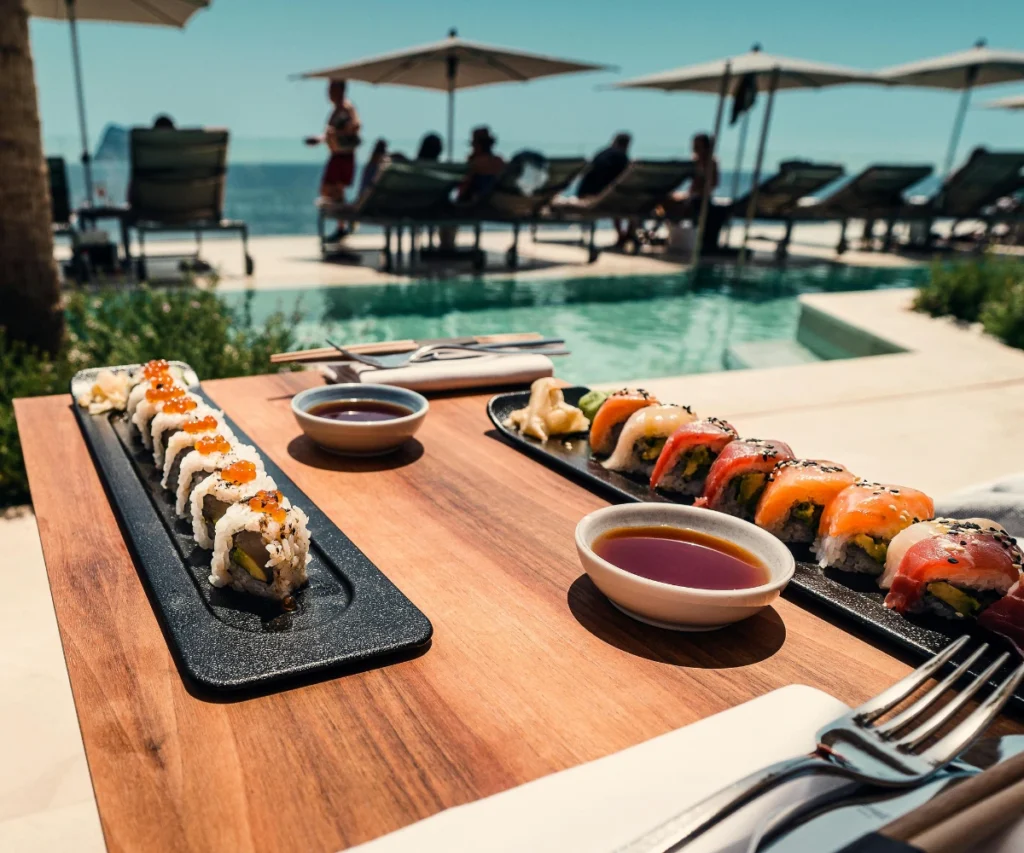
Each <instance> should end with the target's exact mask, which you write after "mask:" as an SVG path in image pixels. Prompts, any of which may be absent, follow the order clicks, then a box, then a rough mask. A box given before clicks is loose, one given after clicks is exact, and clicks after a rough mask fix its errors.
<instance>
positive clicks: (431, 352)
mask: <svg viewBox="0 0 1024 853" xmlns="http://www.w3.org/2000/svg"><path fill="white" fill-rule="evenodd" d="M327 343H328V344H329V345H330V346H332V347H334V348H335V349H336V350H337V351H338V352H340V353H341V354H342V355H343V356H345V358H348V359H350V360H352V361H358V362H359V363H360V364H367V365H369V366H370V367H376V368H378V369H385V368H392V367H405V366H406V365H408V364H416V363H418V362H422V361H433V360H435V359H437V357H438V356H439V355H441V354H442V353H445V352H467V353H471V354H474V355H484V354H486V353H498V354H518V353H524V352H529V353H539V354H540V355H568V354H569V351H568V350H567V349H565V348H564V347H561V348H557V347H555V348H553V347H543V346H535V347H506V346H500V345H495V346H490V345H487V344H427V345H425V346H421V347H419V348H418V349H416V350H413V351H412V352H410V353H407V354H406V357H405V358H402V359H398V360H396V359H395V357H394V356H389V357H386V358H381V357H378V356H373V355H366V354H365V353H359V352H355V351H353V350H349V349H345V347H343V346H340V345H338V344H336V343H334V342H332V341H327ZM531 343H534V344H541V343H543V342H542V341H531Z"/></svg>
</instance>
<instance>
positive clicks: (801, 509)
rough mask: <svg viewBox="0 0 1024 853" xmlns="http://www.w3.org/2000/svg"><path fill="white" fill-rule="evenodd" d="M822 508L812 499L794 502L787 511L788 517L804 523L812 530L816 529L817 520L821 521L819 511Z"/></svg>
mask: <svg viewBox="0 0 1024 853" xmlns="http://www.w3.org/2000/svg"><path fill="white" fill-rule="evenodd" d="M823 509H824V507H822V506H821V505H820V504H816V503H814V502H813V501H801V502H800V503H798V504H794V505H793V508H792V509H790V511H789V517H790V519H792V520H793V521H799V522H801V523H803V524H806V525H807V526H808V527H810V528H811V529H812V530H817V529H818V522H819V521H821V511H822V510H823Z"/></svg>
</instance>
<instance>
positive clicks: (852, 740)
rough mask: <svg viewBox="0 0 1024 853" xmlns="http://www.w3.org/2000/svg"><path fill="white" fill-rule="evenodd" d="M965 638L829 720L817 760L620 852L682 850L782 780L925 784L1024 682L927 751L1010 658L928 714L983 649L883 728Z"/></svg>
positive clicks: (748, 785)
mask: <svg viewBox="0 0 1024 853" xmlns="http://www.w3.org/2000/svg"><path fill="white" fill-rule="evenodd" d="M968 639H969V638H968V637H967V636H966V635H965V636H963V637H961V638H960V639H959V640H956V641H955V642H954V643H952V644H950V645H949V646H947V647H946V648H945V649H944V650H943V651H941V652H939V654H937V655H935V657H933V658H931V659H930V660H929V661H928V662H927V663H925V664H923V665H922V666H920V667H918V668H917V669H915V670H914V671H913V672H912V673H910V675H908V676H906V677H905V678H903V679H902V680H900V681H898V682H897V683H896V684H894V685H893V686H892V687H890V688H889V689H888V690H886V691H884V692H883V693H881V694H879V695H878V696H876V697H875V698H874V699H869V700H868V701H867V702H865V703H864V704H863V705H861V706H860V707H859V708H854V709H853V710H852V711H850V712H849V713H848V714H844V715H843V716H842V717H840V718H839V719H837V720H835V721H833V722H831V723H829V724H828V725H827V726H825V727H824V728H822V729H821V730H820V731H819V732H818V734H817V741H818V746H817V748H816V749H815V751H814V752H812V753H811V754H810V755H802V756H800V757H799V758H791V759H788V760H786V761H780V762H778V763H776V764H773V765H771V766H770V767H766V768H764V769H762V770H759V771H757V772H756V773H753V774H751V775H750V776H747V777H746V778H744V779H740V780H739V781H738V782H734V783H733V784H732V785H729V786H728V787H726V788H723V789H722V790H721V791H719V792H718V793H716V794H712V795H711V796H710V797H708V798H707V799H705V800H702V801H701V802H699V803H697V804H696V805H694V806H691V807H690V808H689V809H687V810H686V811H684V812H681V813H680V814H678V815H676V816H675V817H672V818H670V819H669V820H667V821H665V822H664V823H662V824H660V825H659V826H657V827H655V828H654V829H652V830H651V831H649V832H647V833H645V834H644V835H643V836H641V837H640V838H637V839H635V840H634V841H632V842H630V843H629V844H627V845H626V846H625V847H621V848H619V850H617V851H616V853H669V851H673V850H679V849H682V847H683V845H685V844H688V843H689V842H690V841H692V840H693V839H695V838H697V837H698V836H699V835H701V834H702V833H703V832H705V831H706V830H708V829H710V828H711V827H712V826H714V825H715V824H717V823H719V822H720V821H722V820H723V819H724V818H726V817H728V816H729V815H731V814H733V813H734V812H735V811H737V810H738V809H740V808H741V807H743V806H744V805H746V804H747V803H749V802H751V801H752V800H754V799H756V798H757V797H759V796H760V795H761V794H763V793H764V792H765V791H768V790H769V789H771V788H773V787H775V786H776V785H778V784H780V783H781V782H784V781H788V780H789V779H793V778H795V777H797V776H802V775H804V774H807V773H829V774H836V775H841V776H845V777H848V778H851V779H854V780H856V781H859V782H863V783H867V784H871V785H881V786H884V787H892V788H903V787H910V786H913V785H917V784H919V783H920V782H923V781H924V780H926V779H927V778H928V777H930V776H932V775H933V774H935V773H937V772H938V771H939V770H941V769H942V768H944V767H946V766H947V765H948V764H950V763H951V762H952V761H953V760H954V759H955V758H956V757H957V756H958V755H959V754H960V753H961V752H963V750H965V749H966V748H967V747H968V746H970V745H971V744H972V743H973V742H974V741H975V740H976V739H977V738H978V737H980V736H981V734H982V733H983V732H984V730H985V728H986V727H987V726H988V724H989V723H991V722H992V720H994V719H995V718H996V716H997V715H998V714H999V712H1000V711H1001V710H1002V708H1003V706H1004V705H1005V704H1006V702H1007V700H1008V699H1009V698H1010V697H1011V696H1012V695H1013V692H1014V691H1015V690H1016V689H1017V686H1018V685H1019V684H1020V682H1021V679H1024V664H1022V665H1021V666H1018V667H1017V668H1016V669H1015V670H1014V671H1013V672H1012V673H1011V674H1010V675H1009V676H1007V677H1006V678H1005V679H1004V680H1003V681H1002V682H1000V683H999V685H998V686H997V687H996V688H995V689H994V690H993V691H992V692H991V693H990V694H989V695H988V696H987V697H986V698H985V699H984V700H982V701H981V702H980V703H979V704H978V707H977V708H975V709H974V710H973V711H972V712H971V713H970V714H969V715H968V716H967V717H965V718H964V719H963V720H962V721H961V722H960V723H958V724H957V725H956V726H955V727H954V728H952V729H951V730H950V731H949V732H948V733H947V734H945V735H943V736H942V737H941V738H940V739H938V740H937V741H935V742H934V743H933V744H932V745H931V746H929V747H928V748H926V749H921V748H920V747H921V745H922V744H923V743H924V742H925V741H927V740H928V739H929V738H930V737H932V736H933V735H934V734H935V733H936V732H937V731H938V730H939V729H940V728H942V726H943V725H945V724H946V723H947V722H949V721H950V720H951V719H952V718H953V717H954V716H955V715H956V714H957V712H958V711H960V709H961V708H963V706H964V705H965V704H967V702H969V701H970V700H971V698H972V697H973V696H974V694H975V693H977V692H978V690H980V689H981V687H982V686H983V685H985V684H986V683H987V682H988V681H989V680H990V679H991V678H992V677H993V676H994V675H995V674H996V672H998V671H999V669H1000V667H1002V665H1003V664H1004V663H1006V661H1007V660H1008V659H1009V657H1010V655H1009V654H1008V653H1003V654H1001V655H1000V656H999V657H998V658H996V660H995V661H993V662H992V664H991V665H990V666H988V667H987V668H986V669H985V671H984V672H982V673H981V674H980V675H978V676H977V677H975V678H973V679H972V681H971V682H970V683H969V684H967V685H966V686H965V687H964V688H963V690H961V691H960V693H958V694H957V696H956V697H955V698H954V699H952V700H950V701H949V702H948V703H947V704H945V705H944V706H943V707H942V708H941V709H940V710H938V711H937V712H936V713H934V714H931V715H930V716H928V717H927V718H925V716H924V715H925V712H927V711H928V710H929V709H930V708H931V707H932V706H933V705H934V704H935V703H936V702H937V701H938V700H939V698H940V697H941V696H942V695H943V694H944V693H945V692H946V690H948V689H949V688H950V687H952V686H953V684H954V683H955V682H956V681H957V680H958V679H959V678H960V677H961V676H962V675H964V674H965V673H966V672H967V669H968V667H970V666H971V665H972V664H973V663H974V662H975V661H977V660H978V658H980V657H981V655H982V654H983V653H984V652H985V650H986V649H987V648H988V646H987V644H982V645H981V646H980V647H979V648H978V649H977V650H976V651H974V652H973V653H972V654H970V655H969V656H968V657H967V659H966V660H965V661H964V662H963V663H962V664H961V665H960V666H959V667H958V668H957V669H955V670H954V671H953V672H951V673H950V674H949V675H947V676H946V677H945V678H943V679H942V681H940V682H939V683H938V684H936V685H935V687H933V688H932V689H931V690H929V691H928V692H927V693H925V694H924V695H923V696H922V697H921V698H919V699H918V700H917V701H915V702H914V703H913V704H912V705H910V706H909V707H908V708H906V709H905V710H904V711H901V712H900V713H898V714H896V715H895V716H894V717H893V718H892V719H890V720H888V721H886V722H885V723H882V724H877V725H876V722H877V720H878V719H879V718H880V717H881V716H882V715H883V714H885V713H886V712H887V711H891V710H892V709H893V708H895V707H896V706H897V705H898V704H899V703H900V702H902V701H903V700H904V699H906V698H907V697H908V696H910V695H911V694H912V693H913V692H914V691H915V690H917V688H919V687H920V686H921V685H922V684H924V683H925V682H926V681H927V680H928V679H929V678H931V677H932V676H933V675H934V674H935V673H936V672H938V671H939V670H940V669H941V668H942V667H943V666H944V665H945V664H946V663H948V662H949V661H950V660H952V658H953V656H954V655H956V653H957V652H959V651H960V650H961V649H963V648H964V646H965V645H967V642H968Z"/></svg>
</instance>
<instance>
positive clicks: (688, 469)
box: [676, 445, 714, 480]
mask: <svg viewBox="0 0 1024 853" xmlns="http://www.w3.org/2000/svg"><path fill="white" fill-rule="evenodd" d="M712 462H714V459H713V458H712V456H711V451H710V450H708V448H707V447H706V446H705V445H701V446H699V447H694V448H693V449H691V450H689V451H688V452H686V453H685V454H683V456H682V458H681V459H680V460H679V462H678V463H677V465H676V471H677V472H678V475H679V476H680V477H681V478H682V479H684V480H692V479H693V478H694V477H706V476H707V473H708V471H710V470H711V463H712Z"/></svg>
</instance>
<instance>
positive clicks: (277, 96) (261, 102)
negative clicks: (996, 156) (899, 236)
mask: <svg viewBox="0 0 1024 853" xmlns="http://www.w3.org/2000/svg"><path fill="white" fill-rule="evenodd" d="M825 10H827V11H825ZM451 26H456V27H458V28H459V31H460V34H461V35H463V36H465V37H466V38H470V39H474V40H477V41H483V42H491V43H495V44H502V45H507V46H512V47H519V48H522V49H526V50H534V51H537V52H541V53H550V54H555V55H562V56H567V57H573V58H578V59H583V60H592V61H596V62H606V63H609V64H614V65H617V66H618V67H619V68H620V69H621V72H620V74H619V75H613V74H590V75H577V76H572V77H566V78H561V79H551V80H541V81H536V82H533V83H530V84H526V85H519V84H509V85H502V86H495V87H490V88H485V89H480V90H474V91H470V92H465V93H461V94H460V95H459V96H458V108H457V133H458V136H459V138H463V137H464V136H466V134H467V133H468V130H469V128H470V127H471V126H472V125H474V124H478V123H489V124H490V125H491V126H492V128H493V129H494V130H495V132H496V133H497V135H498V137H499V139H500V140H501V142H500V147H501V148H502V149H503V150H505V151H512V150H514V149H516V148H518V147H523V146H526V145H530V146H531V147H536V148H540V149H542V150H548V151H550V152H551V153H577V152H580V153H582V152H586V151H590V150H591V149H593V148H594V147H595V146H597V145H599V144H601V143H602V142H604V141H605V140H606V139H607V138H608V137H609V136H610V135H611V134H612V133H613V132H614V131H616V130H619V129H622V128H625V129H629V130H632V131H633V133H634V136H635V139H636V151H637V153H639V154H646V155H649V156H670V155H672V154H675V153H681V154H684V155H685V154H686V153H687V151H688V139H689V136H690V135H691V134H692V133H693V132H694V131H697V130H701V129H705V128H707V127H708V125H709V124H710V123H711V120H712V117H713V109H714V99H713V98H712V97H710V96H704V95H679V94H671V95H669V94H662V93H655V92H650V93H648V92H612V91H603V90H601V89H600V88H599V87H600V86H601V84H605V83H609V82H612V81H613V80H615V79H619V78H620V77H623V76H633V75H638V74H644V73H649V72H653V71H659V70H663V69H665V68H671V67H675V66H678V65H684V64H689V63H692V62H700V61H704V60H709V59H714V58H718V57H721V56H725V55H728V54H732V53H740V52H743V51H745V50H747V49H748V48H749V47H750V45H751V44H752V43H754V42H761V43H762V44H763V46H764V49H765V50H766V51H769V52H771V53H780V54H787V55H791V56H798V57H802V58H806V59H816V60H821V61H825V62H834V63H837V64H843V65H853V66H857V67H863V68H877V67H881V66H884V65H890V64H896V63H900V62H905V61H910V60H913V59H918V58H922V57H925V56H931V55H935V54H939V53H946V52H949V51H953V50H960V49H964V48H967V47H969V46H970V45H971V44H973V42H974V41H975V40H976V39H977V38H979V37H987V38H988V39H989V43H990V44H991V45H992V46H993V47H1004V48H1012V49H1020V50H1024V3H1020V2H1010V0H972V2H971V3H968V4H965V3H964V0H887V2H883V1H882V0H858V2H842V3H839V2H836V0H827V2H807V0H804V1H803V2H797V0H775V2H772V3H765V2H764V0H759V2H754V0H732V2H728V1H727V0H719V1H718V2H710V3H703V4H701V3H683V2H680V0H628V2H627V0H618V2H609V0H589V1H588V2H584V0H572V1H571V2H570V0H518V2H507V3H500V4H499V3H495V2H493V0H475V2H469V0H430V2H424V0H364V2H362V3H344V2H338V0H292V2H279V1H278V2H272V0H214V3H213V5H212V6H211V8H210V9H208V10H206V11H203V12H200V13H199V14H197V15H196V16H195V17H194V18H193V20H192V22H191V23H190V24H189V26H188V27H187V28H186V29H185V30H184V31H182V32H178V31H173V30H163V29H157V28H148V27H138V26H127V25H117V24H96V23H85V24H82V25H81V26H80V32H81V44H82V51H83V57H84V64H85V85H86V99H87V104H88V111H89V122H90V132H91V134H92V136H93V139H94V141H95V140H96V139H97V138H98V136H99V134H100V132H101V130H102V128H103V126H104V125H105V124H106V123H107V122H116V123H120V124H125V125H132V124H148V123H149V122H150V121H151V120H152V118H153V116H154V115H155V114H156V113H159V112H167V113H170V114H171V115H173V116H174V117H175V119H176V120H177V121H178V123H179V124H186V125H211V126H226V127H228V128H230V129H231V131H232V139H233V142H232V146H233V155H234V156H235V157H236V158H238V159H246V160H263V159H272V160H278V161H303V160H308V159H310V157H312V158H313V159H319V158H320V157H321V156H322V154H320V153H318V152H317V151H312V150H309V149H306V148H304V147H303V146H302V145H301V144H300V140H301V139H302V137H303V136H305V135H307V134H309V133H316V132H319V130H320V128H321V126H322V124H323V122H324V119H325V116H326V112H327V102H326V99H325V92H324V86H323V85H322V84H321V83H320V82H319V81H295V80H290V79H289V75H291V74H294V73H296V72H299V71H302V70H307V69H311V68H318V67H323V66H328V65H334V64H340V63H342V62H346V61H349V60H352V59H357V58H361V57H364V56H369V55H371V54H375V53H379V52H382V51H388V50H395V49H399V48H403V47H407V46H410V45H414V44H420V43H425V42H430V41H435V40H437V39H439V38H442V37H443V36H444V35H445V33H446V32H447V30H448V28H449V27H451ZM31 32H32V44H33V49H34V54H35V61H36V79H37V82H38V87H39V99H40V104H41V110H42V118H43V125H44V135H45V137H46V142H47V147H48V149H49V150H50V151H51V152H53V153H57V152H56V151H55V149H61V150H62V151H63V153H66V154H70V153H72V152H73V151H75V150H76V145H75V139H76V137H75V134H76V132H77V130H76V124H75V107H74V93H73V84H72V77H71V63H70V50H69V44H68V34H67V27H66V25H64V24H61V23H55V22H48V21H33V22H32V24H31ZM1015 93H1024V81H1022V82H1021V83H1020V84H1016V85H1014V84H1011V85H1008V86H998V87H989V88H987V89H984V90H981V91H979V92H978V93H977V94H976V97H975V104H978V103H981V102H983V101H985V100H988V99H990V98H992V97H998V96H1001V95H1007V94H1015ZM351 97H352V98H353V100H354V101H355V102H356V104H357V106H358V108H359V110H360V112H361V114H362V117H363V123H364V126H365V133H366V135H367V136H370V137H375V136H378V135H382V136H384V137H386V138H388V139H389V140H391V142H392V145H393V146H396V147H399V148H410V147H412V146H413V145H414V142H415V140H416V139H418V137H419V136H420V135H421V133H422V132H424V131H426V130H439V131H442V130H443V128H444V96H443V95H441V94H436V93H432V92H426V91H419V90H412V89H402V88H391V87H381V88H374V87H370V86H365V85H359V84H356V85H353V86H352V90H351ZM956 99H957V95H956V94H955V93H951V92H943V91H930V90H924V89H895V90H893V89H888V90H882V89H876V88H871V87H841V88H836V89H827V90H824V91H819V92H795V93H789V92H786V93H782V94H780V96H779V98H778V100H777V102H776V112H775V117H774V120H773V126H772V136H771V140H770V144H769V148H768V162H769V163H772V162H774V161H776V160H778V159H781V158H785V157H791V156H804V157H808V158H812V159H818V160H834V161H840V162H844V163H846V164H847V165H848V166H849V167H851V168H856V167H859V166H861V165H864V164H865V163H867V162H868V161H889V162H933V163H934V162H938V161H941V159H942V156H943V154H944V151H945V144H946V140H947V138H948V134H949V131H950V126H951V124H952V121H953V116H954V112H955V109H956V103H957V101H956ZM758 120H759V117H758ZM735 136H736V135H735V132H734V131H729V132H727V133H726V134H725V136H724V138H723V143H722V151H723V157H724V158H725V161H726V163H731V152H732V151H734V149H735ZM980 143H985V144H988V145H990V146H991V147H994V148H1008V147H1012V146H1016V147H1020V146H1022V145H1024V113H1020V112H1018V113H1006V112H1002V111H988V110H972V112H971V113H970V115H969V116H968V121H967V126H966V130H965V134H964V143H963V145H962V147H961V149H960V156H961V158H962V157H963V156H964V155H965V154H966V152H967V151H968V149H969V147H970V146H972V145H974V144H980ZM749 162H750V156H748V163H749Z"/></svg>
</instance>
